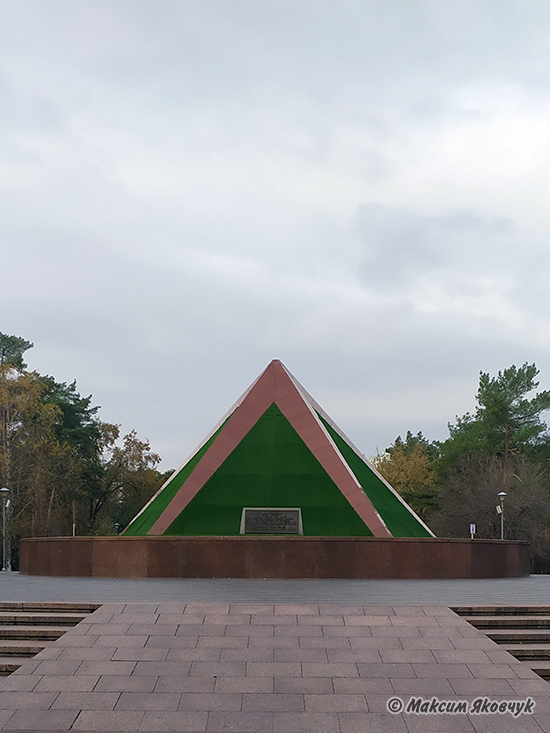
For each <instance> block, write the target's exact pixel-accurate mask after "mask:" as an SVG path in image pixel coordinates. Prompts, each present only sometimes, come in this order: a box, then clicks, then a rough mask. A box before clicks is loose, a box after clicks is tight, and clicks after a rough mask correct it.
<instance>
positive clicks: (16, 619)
mask: <svg viewBox="0 0 550 733" xmlns="http://www.w3.org/2000/svg"><path fill="white" fill-rule="evenodd" d="M86 616H87V614H85V613H84V614H74V613H26V612H20V613H6V612H0V626H11V625H13V626H23V625H25V626H27V625H30V626H36V625H38V624H40V625H44V626H49V625H52V626H76V624H78V623H80V621H82V619H84V618H86Z"/></svg>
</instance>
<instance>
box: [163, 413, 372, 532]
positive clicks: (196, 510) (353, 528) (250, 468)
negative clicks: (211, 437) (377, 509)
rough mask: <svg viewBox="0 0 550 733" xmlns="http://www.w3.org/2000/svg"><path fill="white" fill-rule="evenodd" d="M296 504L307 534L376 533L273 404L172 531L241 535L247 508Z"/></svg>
mask: <svg viewBox="0 0 550 733" xmlns="http://www.w3.org/2000/svg"><path fill="white" fill-rule="evenodd" d="M285 506H286V507H296V506H299V507H300V508H301V510H302V522H303V529H304V535H314V536H317V535H336V536H372V532H371V531H370V530H369V528H368V527H367V526H366V525H365V523H364V522H363V520H362V519H361V518H360V517H359V515H358V514H357V512H356V511H355V510H354V509H353V507H352V506H351V505H350V503H349V502H348V501H347V499H346V498H345V497H344V495H343V494H342V492H341V491H340V489H339V488H338V486H337V485H336V484H335V483H334V481H333V480H332V479H331V478H330V476H329V475H328V473H327V472H326V471H325V469H324V468H323V467H322V466H321V464H320V463H319V461H318V460H317V459H316V458H315V456H314V455H313V453H312V452H311V451H310V450H309V448H308V447H307V446H306V444H305V443H304V442H303V440H302V439H301V438H300V436H299V435H298V433H297V432H296V431H295V430H294V428H293V427H292V425H291V424H290V423H289V422H288V420H287V419H286V417H285V416H284V415H283V413H282V412H281V411H280V409H279V408H278V407H277V405H275V404H272V405H271V406H270V407H268V409H267V410H266V411H265V412H264V414H263V415H262V416H261V417H260V419H259V420H258V422H257V423H256V424H255V425H254V427H253V428H252V429H251V430H250V431H249V432H248V433H247V435H246V436H245V437H244V438H243V439H242V440H241V442H240V443H239V445H238V446H237V447H236V448H235V450H234V451H233V452H232V453H231V454H230V455H229V457H228V458H226V460H225V461H224V462H223V463H222V465H221V466H220V468H219V469H218V470H217V471H216V473H215V474H214V475H213V476H212V477H211V478H210V479H209V480H208V481H207V482H206V483H205V484H204V486H203V487H202V489H201V490H200V491H199V492H198V494H197V495H196V496H195V497H194V498H193V499H192V500H191V501H190V502H189V504H188V505H187V506H186V507H185V509H183V511H182V512H181V513H180V514H179V515H178V517H177V519H175V520H174V522H172V524H171V525H170V526H169V528H168V530H167V531H166V534H169V535H193V534H199V535H235V534H239V531H240V525H241V514H242V509H243V507H285Z"/></svg>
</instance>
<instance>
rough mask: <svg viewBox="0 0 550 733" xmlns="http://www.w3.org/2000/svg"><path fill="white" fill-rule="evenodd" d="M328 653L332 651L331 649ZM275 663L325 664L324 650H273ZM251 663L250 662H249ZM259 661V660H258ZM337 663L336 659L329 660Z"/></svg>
mask: <svg viewBox="0 0 550 733" xmlns="http://www.w3.org/2000/svg"><path fill="white" fill-rule="evenodd" d="M330 651H333V650H332V649H331V650H330ZM336 651H341V652H348V651H349V649H338V650H336ZM273 653H274V659H273V661H275V662H321V663H322V662H327V661H328V659H327V650H326V649H322V648H319V649H302V648H300V649H274V650H273ZM251 661H252V660H251ZM258 661H259V660H258ZM331 661H333V662H336V661H339V660H337V659H333V660H331Z"/></svg>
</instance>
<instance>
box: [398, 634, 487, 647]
mask: <svg viewBox="0 0 550 733" xmlns="http://www.w3.org/2000/svg"><path fill="white" fill-rule="evenodd" d="M399 641H400V642H401V646H402V647H403V649H431V650H435V649H449V650H453V649H457V648H460V647H456V646H455V644H453V642H452V641H451V640H450V639H447V638H446V637H437V638H431V639H430V638H428V639H427V638H425V637H421V638H414V639H408V638H406V639H405V638H400V640H399ZM461 641H465V640H464V639H461ZM487 641H489V639H487ZM470 648H471V644H470V645H468V649H470Z"/></svg>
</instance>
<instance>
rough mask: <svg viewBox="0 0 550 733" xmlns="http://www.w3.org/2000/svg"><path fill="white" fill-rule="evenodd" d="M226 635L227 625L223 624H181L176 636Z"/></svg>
mask: <svg viewBox="0 0 550 733" xmlns="http://www.w3.org/2000/svg"><path fill="white" fill-rule="evenodd" d="M199 634H201V635H203V634H204V635H206V634H208V635H209V636H224V635H225V626H223V625H222V624H179V626H178V629H177V631H176V636H198V635H199Z"/></svg>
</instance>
